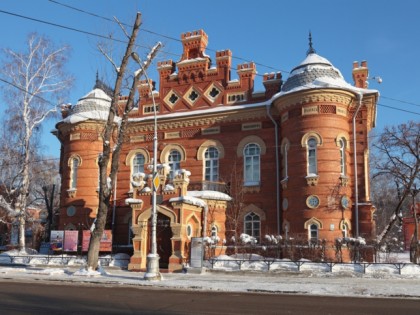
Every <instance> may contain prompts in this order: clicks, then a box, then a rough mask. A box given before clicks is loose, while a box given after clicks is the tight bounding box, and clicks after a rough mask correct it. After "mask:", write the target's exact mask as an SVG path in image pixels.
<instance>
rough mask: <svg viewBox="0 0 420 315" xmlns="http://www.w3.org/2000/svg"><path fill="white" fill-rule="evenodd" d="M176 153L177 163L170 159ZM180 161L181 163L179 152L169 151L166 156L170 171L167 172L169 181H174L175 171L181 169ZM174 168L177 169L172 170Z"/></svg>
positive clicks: (175, 150)
mask: <svg viewBox="0 0 420 315" xmlns="http://www.w3.org/2000/svg"><path fill="white" fill-rule="evenodd" d="M175 152H176V153H177V154H176V155H177V156H178V158H179V160H178V161H172V160H171V159H172V158H173V156H174V155H173V153H175ZM181 161H182V154H181V152H179V150H177V149H171V150H170V151H169V154H168V165H169V167H170V168H171V170H170V171H169V178H170V179H174V178H175V173H176V171H178V170H180V169H181ZM174 166H178V168H176V169H175V168H174Z"/></svg>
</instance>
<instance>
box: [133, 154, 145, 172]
mask: <svg viewBox="0 0 420 315" xmlns="http://www.w3.org/2000/svg"><path fill="white" fill-rule="evenodd" d="M144 162H145V158H144V155H143V154H140V153H139V154H136V155H135V156H134V159H133V174H136V173H144Z"/></svg>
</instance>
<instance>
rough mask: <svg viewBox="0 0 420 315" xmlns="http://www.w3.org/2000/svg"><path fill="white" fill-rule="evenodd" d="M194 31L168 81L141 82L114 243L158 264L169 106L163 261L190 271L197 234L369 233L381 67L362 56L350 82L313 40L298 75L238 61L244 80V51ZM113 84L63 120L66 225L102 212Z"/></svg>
mask: <svg viewBox="0 0 420 315" xmlns="http://www.w3.org/2000/svg"><path fill="white" fill-rule="evenodd" d="M181 40H182V45H183V54H182V57H181V59H180V60H179V61H172V60H168V61H164V62H159V63H158V72H159V82H157V85H156V86H157V90H154V91H152V90H151V89H150V86H151V85H152V86H155V82H150V83H151V84H149V82H147V81H141V82H140V83H139V85H138V93H139V96H140V102H139V104H138V107H136V108H135V109H134V110H133V111H132V112H131V113H130V122H129V127H128V134H127V137H126V143H125V144H124V147H123V152H122V154H121V161H120V168H119V174H118V179H117V184H116V189H115V203H114V209H113V211H111V212H112V214H113V216H112V217H111V218H110V224H109V228H112V229H113V237H114V244H117V245H123V244H125V245H129V244H133V249H134V254H133V256H132V259H131V264H130V268H131V269H140V268H144V267H145V257H146V254H147V252H148V240H149V237H148V236H149V235H148V233H149V230H150V228H149V225H148V219H149V217H150V213H151V198H150V196H151V187H152V183H151V177H150V175H149V174H150V172H149V171H148V170H147V166H148V165H150V164H151V163H152V162H151V161H152V159H153V158H154V157H153V135H154V128H153V126H154V124H153V123H154V120H153V119H154V111H155V110H156V112H157V124H158V128H157V134H158V148H157V151H158V153H157V157H156V158H157V161H158V163H159V164H160V165H161V168H160V170H159V174H160V179H161V180H160V185H159V198H158V203H159V204H158V247H159V255H160V257H161V263H162V265H165V264H166V265H168V266H169V269H171V270H176V269H179V268H181V265H182V263H183V262H184V261H185V260H187V259H188V253H189V244H190V240H191V237H193V236H203V235H205V236H209V235H217V236H218V237H219V238H220V239H225V238H230V236H231V235H234V234H237V235H238V234H239V233H242V232H244V233H247V234H249V235H251V236H254V237H255V238H257V239H258V240H259V241H261V239H262V238H263V237H264V235H265V234H277V235H280V234H281V235H283V236H286V237H287V236H291V235H300V236H304V237H306V238H308V240H320V239H325V240H327V244H332V242H334V240H335V239H336V238H337V237H342V236H343V235H345V236H357V235H360V236H364V237H369V236H370V235H371V234H372V233H373V232H374V223H373V220H372V214H373V211H374V207H373V206H372V204H371V202H370V198H369V182H368V173H369V169H368V160H369V152H368V133H369V131H370V129H371V128H372V127H374V125H375V119H376V102H377V99H378V92H377V91H375V90H369V89H367V83H366V81H367V78H368V68H367V63H366V62H362V63H361V64H358V63H357V62H356V63H354V64H353V80H354V83H355V85H354V86H353V85H350V84H348V83H346V82H345V80H344V78H343V76H342V75H341V73H340V71H339V70H338V69H336V68H335V67H334V66H333V65H332V64H331V63H330V62H329V61H328V60H327V59H325V58H323V57H321V56H319V55H318V54H316V52H315V50H314V49H313V48H312V42H311V41H310V47H309V50H308V52H307V56H306V58H305V59H304V60H303V62H302V63H301V64H299V65H298V66H297V67H296V68H294V69H293V70H292V71H291V73H290V75H289V77H288V79H287V80H286V81H284V82H283V79H282V75H281V74H280V73H273V74H265V75H264V78H263V85H264V91H260V92H256V91H254V79H255V76H256V73H257V71H256V66H255V64H254V63H244V64H241V65H238V66H237V69H236V75H235V76H236V77H237V79H233V78H232V76H233V75H232V71H231V67H232V62H231V59H232V53H231V51H230V50H223V51H218V52H216V55H215V58H214V59H212V58H211V57H210V56H208V55H207V54H206V53H205V50H206V47H207V43H208V37H207V34H206V33H205V32H204V31H202V30H200V31H194V32H188V33H185V34H182V36H181ZM104 90H106V89H100V85H98V84H97V85H96V86H95V89H94V90H93V91H91V92H90V93H89V94H88V95H86V96H85V97H83V98H81V99H80V100H79V102H78V103H77V104H76V105H74V106H68V107H66V108H64V109H63V120H62V121H60V122H59V123H58V124H57V126H56V127H57V137H58V138H59V139H60V141H61V143H62V150H61V175H62V192H61V196H62V199H61V204H62V212H61V215H60V227H61V228H64V227H66V228H77V227H78V226H80V224H84V226H89V225H90V224H91V223H92V220H93V219H94V217H95V215H96V209H97V202H98V200H97V187H98V167H97V157H98V154H99V153H100V152H101V150H102V141H101V131H102V126H103V123H104V120H105V119H106V117H107V110H108V108H109V106H110V98H109V97H108V96H107V95H106V93H105V91H104ZM153 98H154V102H153ZM121 102H124V98H122V99H121ZM355 137H356V146H354V138H355ZM355 174H357V176H355ZM356 187H357V189H356ZM356 200H358V203H357V205H356ZM130 230H131V231H133V234H131V232H129V231H130ZM235 232H236V233H235Z"/></svg>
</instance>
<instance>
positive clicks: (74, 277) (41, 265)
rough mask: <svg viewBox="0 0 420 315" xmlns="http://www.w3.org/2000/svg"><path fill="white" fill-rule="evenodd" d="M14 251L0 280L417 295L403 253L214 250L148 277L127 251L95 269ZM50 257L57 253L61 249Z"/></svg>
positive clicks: (416, 280) (416, 272) (419, 290)
mask: <svg viewBox="0 0 420 315" xmlns="http://www.w3.org/2000/svg"><path fill="white" fill-rule="evenodd" d="M11 256H12V257H13V256H14V257H15V261H14V264H11V263H10V257H11ZM17 256H19V253H18V252H6V253H3V254H0V281H11V280H13V281H35V280H36V281H39V280H42V281H55V282H57V281H62V282H66V283H78V284H83V283H84V284H98V285H105V284H106V285H114V286H121V285H124V286H137V287H149V286H152V287H156V288H165V289H183V290H204V291H226V292H228V291H229V292H261V293H283V294H310V295H335V296H358V297H362V296H363V297H407V298H420V266H419V265H415V264H411V263H409V262H405V261H404V260H403V259H402V260H400V262H398V263H397V262H395V263H390V264H374V265H373V264H367V263H366V264H365V265H363V264H330V265H329V264H318V263H312V262H310V261H308V260H301V261H299V262H292V261H290V260H276V261H271V262H272V263H271V264H270V270H269V271H268V270H267V269H268V267H267V266H268V265H267V262H268V260H267V261H266V262H261V261H260V260H258V259H259V258H260V257H257V256H253V257H252V258H253V260H251V261H250V262H243V263H241V264H239V263H238V259H241V258H244V257H230V256H219V257H217V260H215V261H214V267H213V269H210V268H209V267H210V265H206V267H204V268H203V269H193V268H186V272H185V273H170V274H167V273H165V274H162V280H161V281H149V280H144V273H143V272H130V271H127V270H126V269H125V268H126V262H127V261H126V260H125V258H127V256H124V255H119V256H117V255H116V256H117V257H116V256H113V257H111V256H109V257H108V258H107V259H109V260H110V266H106V267H104V266H102V267H100V268H99V270H98V271H93V270H86V269H85V268H84V264H85V263H84V260H83V259H80V258H76V257H71V256H66V255H63V258H64V257H65V258H66V259H65V260H63V261H68V264H56V263H57V262H58V260H57V261H56V262H54V260H53V259H51V258H50V261H49V263H48V264H45V261H46V258H45V257H38V256H43V255H26V257H21V258H19V259H22V260H24V259H25V258H26V262H23V261H18V257H17ZM50 257H51V256H50ZM54 257H60V258H61V255H60V256H54ZM29 258H30V259H29ZM115 258H117V259H115ZM55 259H58V258H55ZM235 259H236V260H235ZM7 261H9V262H7ZM28 261H29V263H27V262H28ZM123 261H124V262H125V266H124V263H121V262H123ZM206 264H210V263H207V262H206ZM116 265H117V266H120V265H122V266H123V267H115V266H116ZM239 265H240V268H239ZM398 267H399V268H400V272H399V270H398ZM298 269H300V270H299V271H298ZM400 273H401V274H400Z"/></svg>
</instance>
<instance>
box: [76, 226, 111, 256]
mask: <svg viewBox="0 0 420 315" xmlns="http://www.w3.org/2000/svg"><path fill="white" fill-rule="evenodd" d="M90 235H91V233H90V230H84V231H83V239H82V251H83V252H87V251H88V250H89V242H90ZM99 251H100V252H111V251H112V231H111V230H105V231H104V233H103V234H102V238H101V241H100V244H99Z"/></svg>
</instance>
